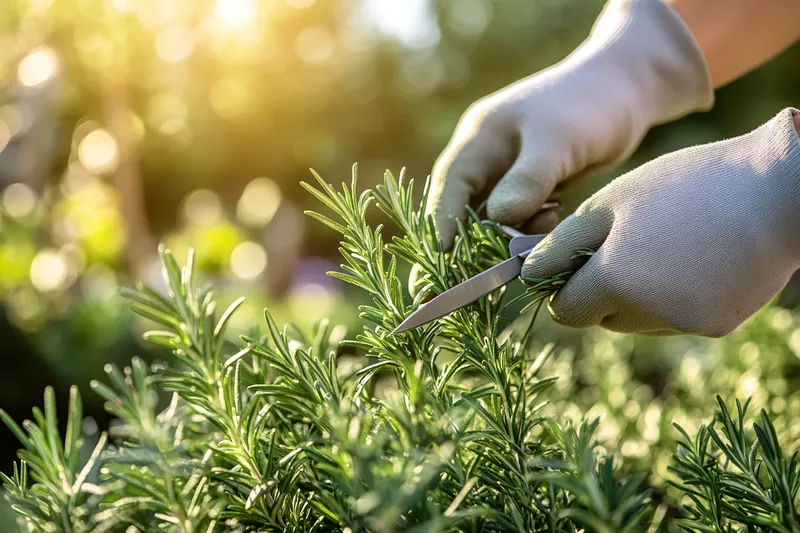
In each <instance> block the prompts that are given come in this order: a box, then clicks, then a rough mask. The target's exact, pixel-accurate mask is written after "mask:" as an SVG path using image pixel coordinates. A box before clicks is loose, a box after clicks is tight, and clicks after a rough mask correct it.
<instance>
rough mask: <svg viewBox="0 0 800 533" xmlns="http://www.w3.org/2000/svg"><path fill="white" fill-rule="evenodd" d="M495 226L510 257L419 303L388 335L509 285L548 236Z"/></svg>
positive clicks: (548, 205) (547, 205)
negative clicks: (504, 239) (506, 246)
mask: <svg viewBox="0 0 800 533" xmlns="http://www.w3.org/2000/svg"><path fill="white" fill-rule="evenodd" d="M559 205H560V204H559V202H547V203H545V204H544V205H542V209H541V211H544V210H547V209H554V208H556V207H558V206H559ZM497 226H498V227H499V228H500V230H501V231H503V232H504V233H505V234H506V235H508V236H509V237H511V240H510V241H509V243H508V253H509V255H510V256H511V257H510V258H509V259H506V260H505V261H503V262H502V263H499V264H497V265H495V266H493V267H491V268H489V269H487V270H484V271H483V272H481V273H480V274H477V275H475V276H473V277H471V278H469V279H468V280H466V281H463V282H461V283H459V284H458V285H456V286H455V287H452V288H450V289H448V290H446V291H444V292H443V293H442V294H440V295H438V296H436V297H435V298H434V299H432V300H431V301H429V302H427V303H425V304H422V305H421V306H420V307H419V308H418V309H417V310H416V311H414V312H413V313H411V314H410V315H408V317H406V319H405V320H403V322H402V323H401V324H400V325H399V326H397V327H396V328H394V330H393V331H392V333H391V335H395V334H397V333H403V332H405V331H409V330H411V329H414V328H417V327H419V326H422V325H424V324H427V323H429V322H433V321H434V320H436V319H438V318H442V317H444V316H447V315H449V314H450V313H452V312H453V311H456V310H458V309H461V308H462V307H466V306H467V305H469V304H471V303H472V302H474V301H475V300H477V299H479V298H482V297H484V296H486V295H487V294H489V293H491V292H494V291H496V290H497V289H499V288H500V287H503V286H505V285H508V284H509V283H511V282H512V281H514V280H515V279H516V278H518V277H519V274H520V272H521V271H522V264H523V263H524V262H525V259H526V258H527V257H528V255H529V254H530V253H531V250H533V249H534V248H535V247H536V245H537V244H539V243H540V242H541V241H542V239H544V238H545V237H547V234H546V233H544V234H539V235H526V234H524V233H522V232H521V231H518V230H516V229H514V228H511V227H508V226H504V225H502V224H497Z"/></svg>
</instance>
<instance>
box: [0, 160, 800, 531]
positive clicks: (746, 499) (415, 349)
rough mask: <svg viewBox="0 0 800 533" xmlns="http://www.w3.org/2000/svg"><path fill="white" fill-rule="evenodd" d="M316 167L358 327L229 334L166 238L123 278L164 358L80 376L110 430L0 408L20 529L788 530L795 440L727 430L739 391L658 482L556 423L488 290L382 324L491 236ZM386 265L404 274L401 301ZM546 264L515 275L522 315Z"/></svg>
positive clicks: (520, 341) (796, 478)
mask: <svg viewBox="0 0 800 533" xmlns="http://www.w3.org/2000/svg"><path fill="white" fill-rule="evenodd" d="M318 181H319V189H314V188H312V187H307V188H308V189H309V191H310V192H311V193H312V194H314V196H316V197H317V198H318V199H319V201H320V202H321V203H322V204H324V205H325V206H327V208H328V209H329V210H330V213H329V214H328V215H322V214H317V213H310V215H311V216H313V217H314V218H316V219H318V220H320V221H321V222H323V223H324V224H326V225H328V226H329V227H331V228H333V229H334V230H336V231H338V232H339V233H341V234H342V242H341V254H342V256H343V258H344V264H343V265H342V269H341V271H340V272H337V273H334V274H333V275H334V276H336V277H338V278H340V279H342V280H344V281H346V282H348V283H350V284H352V285H354V286H356V287H359V288H360V289H362V290H363V291H365V292H366V293H367V294H368V295H369V296H370V298H371V301H372V303H371V304H370V305H365V306H363V307H361V308H360V311H361V318H362V320H363V323H364V326H363V330H361V331H360V332H359V333H358V334H357V335H355V337H346V339H343V338H342V335H341V332H340V331H339V330H338V329H337V328H333V327H331V326H330V325H329V324H328V323H321V324H319V325H318V326H317V327H316V328H315V329H314V330H313V331H310V332H305V331H300V330H298V329H296V328H292V327H291V326H287V327H284V328H279V327H278V326H277V324H276V323H275V322H274V320H273V319H272V317H271V315H270V314H269V312H265V322H266V328H265V332H264V334H263V335H258V334H253V335H251V336H249V337H241V338H240V339H238V340H235V339H231V338H230V337H229V336H226V324H227V322H228V320H229V318H230V317H231V315H232V314H233V313H234V312H235V311H236V309H237V307H238V306H239V305H240V304H241V302H242V299H239V300H237V301H236V302H234V303H233V304H232V305H231V306H230V307H228V308H227V309H226V310H225V311H224V312H222V313H221V314H220V313H219V312H218V309H217V308H216V302H215V299H214V295H213V292H212V291H211V290H210V288H207V287H199V286H198V285H197V284H196V283H195V280H194V279H193V269H192V256H191V254H190V256H189V259H188V262H187V264H186V265H185V266H183V267H182V268H181V267H180V266H179V265H178V263H177V261H176V260H175V258H174V257H173V255H172V254H171V253H170V252H169V251H163V252H162V259H163V266H164V268H163V271H164V278H165V281H166V284H167V287H168V291H169V295H168V297H165V296H163V295H161V294H159V293H158V292H156V291H154V290H152V289H149V288H146V287H139V288H137V290H135V291H126V294H127V296H128V297H129V298H130V300H131V301H132V302H133V308H134V310H135V311H136V312H138V313H139V314H140V315H142V316H144V317H146V318H147V319H149V320H151V321H152V322H155V323H157V324H159V327H160V328H162V329H159V330H154V331H150V332H149V333H147V334H146V335H145V336H146V338H147V339H149V340H150V341H152V342H154V343H157V344H159V345H162V346H165V347H167V348H168V349H169V350H170V351H171V352H172V359H171V360H170V362H169V364H164V365H154V366H153V368H152V369H149V368H148V367H147V365H146V364H145V363H143V362H142V361H141V360H138V359H137V360H134V361H133V362H132V364H131V366H130V367H129V368H125V369H124V370H120V369H118V368H116V367H114V366H109V367H107V369H106V371H107V374H108V383H107V384H105V383H93V384H92V388H93V389H94V391H95V392H96V393H97V394H99V395H100V396H102V397H103V398H104V399H105V400H106V401H107V404H106V405H107V409H108V411H109V412H110V413H111V414H112V415H114V416H115V417H116V418H117V419H118V420H119V423H118V424H116V425H114V426H112V427H111V428H110V436H106V434H105V433H103V434H102V435H101V436H100V437H99V439H96V442H92V443H89V442H88V440H90V439H88V438H87V436H86V435H84V434H83V433H82V430H81V427H82V415H81V400H80V396H79V395H78V392H77V390H76V389H73V391H72V395H71V399H70V406H69V419H68V421H67V429H66V433H65V434H64V435H63V436H62V435H60V434H59V430H58V422H57V420H56V408H55V405H54V404H55V402H54V398H53V393H52V391H50V390H48V391H46V392H45V406H44V410H43V411H40V410H38V409H34V412H33V420H32V421H26V422H25V423H23V424H22V426H21V427H20V426H18V425H17V424H16V423H15V422H14V421H13V420H11V419H10V418H9V417H8V416H6V415H5V413H3V414H2V417H3V421H4V422H5V423H6V424H7V425H8V426H9V427H10V428H11V429H12V431H13V432H14V433H15V435H16V436H17V437H18V438H19V440H20V442H21V443H22V446H23V449H22V450H21V451H20V453H19V456H20V460H21V461H20V463H19V464H18V465H15V470H14V473H13V475H10V476H3V481H4V484H5V487H6V491H7V492H6V496H7V498H8V500H9V501H10V502H11V504H12V506H13V508H14V509H15V510H16V512H17V513H18V515H19V516H20V520H21V523H22V524H23V525H24V527H25V528H26V529H27V531H36V532H59V533H67V532H69V533H83V532H86V533H88V532H93V533H101V532H117V531H118V532H125V533H133V532H137V531H142V532H148V533H149V532H176V533H214V532H223V531H225V532H237V531H241V532H244V531H265V532H266V531H290V532H312V531H320V532H323V531H342V532H348V533H353V532H362V531H364V532H366V531H370V532H376V533H386V532H390V531H408V532H412V531H413V532H435V531H443V532H444V531H448V532H449V531H463V532H475V533H477V532H491V531H504V532H505V531H508V532H527V531H542V532H578V531H596V532H603V533H612V532H613V533H621V532H632V533H633V532H644V531H652V532H655V531H657V530H659V528H661V530H663V531H666V530H674V529H675V528H678V527H682V528H684V529H687V530H690V531H712V532H725V533H728V532H734V531H737V532H738V531H742V532H751V531H752V532H755V531H780V532H797V531H800V529H799V528H798V525H797V522H798V513H797V505H798V486H800V472H799V470H798V469H799V467H798V461H797V456H796V454H795V455H792V456H790V457H787V455H786V453H785V451H784V450H783V449H782V448H781V446H780V444H779V439H778V436H777V433H776V430H775V428H774V426H773V424H772V422H771V421H770V419H769V417H768V416H767V415H766V413H765V412H762V414H761V418H760V421H759V422H758V423H757V424H755V425H754V426H752V427H750V426H746V424H745V407H743V406H740V405H739V404H738V403H737V407H738V409H737V414H736V417H735V418H732V417H731V416H730V414H729V413H728V410H727V407H726V406H725V404H724V403H723V402H722V401H721V400H720V401H719V409H718V411H717V418H718V419H719V421H720V422H721V424H720V428H721V429H720V430H719V431H718V430H716V429H715V426H714V425H713V424H712V425H708V426H701V427H699V429H698V430H697V431H696V435H695V436H692V435H690V434H689V433H688V432H686V431H684V430H680V432H677V431H676V432H675V434H676V435H678V437H679V443H680V444H679V447H678V448H677V452H676V453H675V456H674V459H673V461H672V466H671V470H672V472H673V474H672V477H671V482H672V483H673V485H674V489H673V491H674V493H671V492H667V493H665V492H664V491H663V490H662V489H661V488H660V487H659V485H658V483H654V482H653V476H652V473H651V472H650V471H649V470H648V465H647V464H646V462H645V461H639V462H636V461H628V460H627V459H626V461H620V460H619V455H616V454H613V453H611V452H609V451H607V450H609V449H611V450H612V451H613V449H614V448H613V446H610V445H609V444H610V443H609V442H602V440H603V439H600V438H599V437H598V434H597V432H598V428H599V427H601V424H602V423H603V422H600V421H598V420H592V419H589V418H586V417H585V416H580V417H578V418H580V420H576V421H574V422H571V421H569V420H571V418H572V417H571V416H568V413H567V411H568V410H570V409H572V410H573V411H575V410H577V412H578V413H585V412H586V411H591V409H585V407H586V406H581V405H579V404H580V403H581V402H580V401H579V400H576V399H575V398H572V394H571V393H572V392H577V389H575V386H574V384H571V383H572V382H570V384H567V385H566V388H565V387H561V386H560V385H559V384H558V383H557V382H556V378H555V377H549V376H548V375H547V374H548V369H553V368H557V367H554V365H558V364H561V363H563V362H564V361H567V363H568V362H569V358H568V354H567V355H564V354H558V355H557V356H553V349H552V347H545V348H543V349H541V350H538V349H536V350H535V349H533V348H532V347H533V346H534V345H535V342H534V341H535V339H532V338H531V337H532V334H531V331H532V330H531V328H530V327H522V328H515V327H507V326H508V324H507V323H506V322H507V319H506V318H505V317H504V316H503V310H504V308H505V307H506V306H507V305H509V304H510V303H511V300H512V298H509V297H507V296H506V294H505V290H500V291H497V292H495V293H494V294H492V295H490V296H488V297H486V298H483V299H481V300H480V301H478V302H476V303H475V304H473V305H471V306H469V307H467V308H465V309H462V310H459V311H457V312H455V313H453V314H452V315H451V316H449V317H447V318H445V319H443V320H441V321H439V322H437V323H432V324H429V325H426V326H424V327H421V328H419V329H416V330H413V331H411V332H408V333H407V334H403V335H398V336H390V335H389V332H390V331H391V330H392V329H393V328H394V327H395V326H396V325H397V324H399V323H400V322H401V321H402V320H403V318H404V317H405V316H407V315H408V313H410V312H411V311H412V310H413V309H414V308H415V307H417V306H418V305H420V303H421V302H422V301H423V300H424V299H425V297H426V295H428V294H431V293H440V292H442V291H444V290H446V289H448V288H449V287H452V286H454V285H455V284H457V283H459V282H461V281H463V280H464V279H466V278H468V277H470V276H472V275H474V274H475V273H477V272H479V271H481V270H483V269H484V268H486V267H488V266H490V265H492V264H494V263H496V262H498V261H500V260H502V259H504V258H505V257H506V256H507V252H508V250H507V242H506V238H505V237H504V236H503V234H502V233H501V232H499V231H498V230H497V228H495V227H494V226H493V225H490V224H484V223H482V222H481V221H480V220H479V219H478V218H477V216H475V214H474V213H472V214H471V219H470V220H469V221H468V224H466V225H462V226H460V227H459V238H458V240H457V242H456V245H455V247H454V248H453V250H452V252H450V253H448V254H445V253H444V252H443V250H442V247H441V244H440V243H439V241H438V240H437V239H436V237H435V232H434V228H433V223H432V221H431V220H430V219H429V218H427V217H425V216H423V215H422V214H421V211H420V209H419V207H418V204H416V203H415V202H414V201H413V199H412V197H413V183H412V182H409V183H408V184H405V183H404V181H403V176H402V174H401V177H400V179H399V180H396V179H395V178H394V177H393V176H392V175H391V174H389V173H387V175H386V178H385V181H384V184H383V185H382V186H380V187H378V188H377V189H376V190H375V191H365V192H363V193H360V194H359V193H358V191H357V190H356V179H355V172H354V177H353V182H352V185H351V186H349V187H348V186H346V185H343V187H342V189H341V190H335V189H334V188H332V187H331V186H329V185H328V184H326V183H325V182H324V181H323V180H322V179H319V178H318ZM423 196H424V194H423ZM423 203H424V198H423ZM371 204H377V207H378V209H379V210H380V211H382V212H383V213H384V214H385V216H386V217H388V219H389V220H390V221H391V222H392V223H393V224H394V225H395V226H396V227H397V229H398V231H399V236H396V237H394V238H393V239H392V240H391V242H388V243H387V242H384V239H383V236H382V235H383V233H382V228H381V227H380V226H378V227H372V226H370V225H369V224H368V222H367V210H368V207H369V206H370V205H371ZM400 261H405V262H407V263H410V264H418V265H420V270H421V272H422V274H423V277H422V279H423V282H422V289H421V290H420V292H419V293H417V294H416V295H415V298H414V299H413V301H410V300H411V298H410V297H408V295H407V294H406V292H405V290H404V288H403V283H401V280H400V278H399V276H398V275H397V271H398V262H400ZM565 279H566V274H565V275H564V276H560V277H559V278H557V279H554V280H544V281H543V282H542V283H540V284H538V285H535V286H533V287H531V288H529V289H528V290H527V291H526V293H525V295H524V298H525V299H527V301H528V302H529V307H530V308H531V309H532V310H533V312H532V315H533V317H535V315H536V311H537V310H538V308H539V307H540V306H541V305H542V302H543V301H544V300H545V298H546V296H548V295H549V294H551V293H552V291H554V290H556V289H557V287H558V286H559V284H560V283H563V281H564V280H565ZM531 320H532V318H531ZM517 330H519V331H517ZM562 356H563V357H564V359H563V360H562V361H561V363H559V361H558V359H559V358H561V357H562ZM568 381H569V380H568ZM590 388H592V387H590ZM594 388H595V389H597V390H601V389H602V387H594ZM584 390H587V389H586V388H584ZM161 392H168V393H171V394H172V396H171V400H170V401H169V403H168V404H167V405H166V406H163V405H160V404H159V397H160V395H161ZM622 394H623V398H625V397H626V396H625V395H626V394H627V393H626V392H625V391H624V390H623V391H622ZM634 395H635V394H632V395H631V396H634ZM616 396H618V395H616ZM612 403H613V404H615V405H616V404H617V403H619V402H618V401H617V400H613V401H612ZM590 407H591V406H590ZM611 418H612V419H613V417H611ZM87 447H88V448H90V449H91V450H93V451H90V452H89V453H87ZM623 451H624V450H623ZM623 455H625V454H624V453H623ZM649 466H650V467H652V466H653V465H649ZM681 499H682V500H683V506H682V507H680V506H679V502H680V500H681ZM676 517H677V520H675V519H674V518H676Z"/></svg>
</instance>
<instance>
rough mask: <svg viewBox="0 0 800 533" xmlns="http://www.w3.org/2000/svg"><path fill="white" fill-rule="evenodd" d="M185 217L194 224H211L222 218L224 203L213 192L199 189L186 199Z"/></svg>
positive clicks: (184, 205)
mask: <svg viewBox="0 0 800 533" xmlns="http://www.w3.org/2000/svg"><path fill="white" fill-rule="evenodd" d="M183 216H184V218H185V219H186V221H187V222H190V223H193V224H199V225H207V224H211V223H213V222H215V221H217V220H219V219H220V218H221V217H222V201H221V200H220V199H219V196H217V194H216V193H215V192H213V191H209V190H208V189H197V190H196V191H192V192H191V193H189V195H188V196H187V197H186V198H185V199H184V201H183Z"/></svg>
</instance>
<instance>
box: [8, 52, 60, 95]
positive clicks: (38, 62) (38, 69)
mask: <svg viewBox="0 0 800 533" xmlns="http://www.w3.org/2000/svg"><path fill="white" fill-rule="evenodd" d="M59 68H60V61H59V59H58V54H56V52H55V50H53V49H52V48H50V47H49V46H41V47H39V48H36V49H34V50H32V51H31V53H29V54H28V55H27V56H25V58H24V59H23V60H22V61H20V63H19V67H18V68H17V79H18V80H19V82H20V83H21V84H22V85H23V86H25V87H36V86H39V85H42V84H43V83H45V82H47V81H48V80H50V79H51V78H53V76H55V75H56V74H57V73H58V70H59Z"/></svg>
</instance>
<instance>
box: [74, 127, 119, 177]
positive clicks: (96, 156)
mask: <svg viewBox="0 0 800 533" xmlns="http://www.w3.org/2000/svg"><path fill="white" fill-rule="evenodd" d="M78 160H79V161H80V162H81V164H82V165H83V166H84V167H86V168H87V169H88V170H90V171H92V172H95V173H98V174H100V173H106V172H111V171H113V170H114V169H116V168H117V164H118V163H119V148H118V147H117V141H116V140H115V139H114V137H113V136H112V135H111V133H110V132H109V131H108V130H106V129H103V128H98V129H96V130H93V131H91V132H89V133H88V134H87V135H86V136H85V137H84V138H83V139H81V142H80V144H79V145H78Z"/></svg>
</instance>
